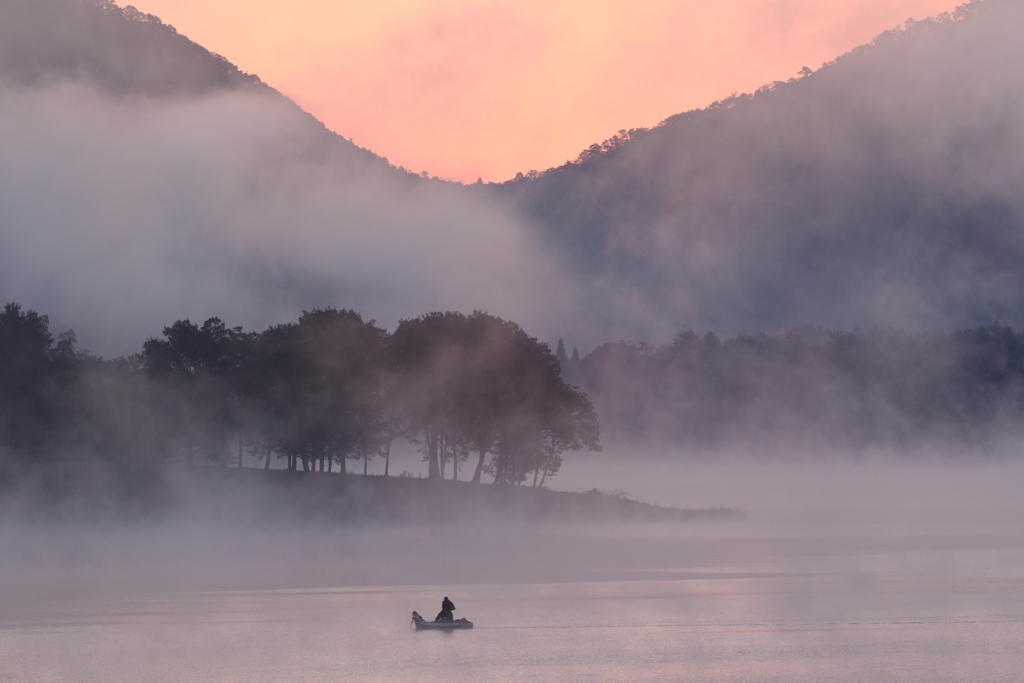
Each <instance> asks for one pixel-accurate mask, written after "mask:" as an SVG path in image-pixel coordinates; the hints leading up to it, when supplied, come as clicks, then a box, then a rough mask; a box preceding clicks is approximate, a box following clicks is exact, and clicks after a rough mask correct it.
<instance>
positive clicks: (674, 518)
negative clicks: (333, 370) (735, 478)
mask: <svg viewBox="0 0 1024 683" xmlns="http://www.w3.org/2000/svg"><path fill="white" fill-rule="evenodd" d="M4 484H5V485H4V486H3V487H2V488H0V510H3V511H4V512H5V513H6V514H5V516H7V517H9V518H11V517H13V518H23V519H28V520H39V521H52V522H69V521H79V522H89V521H107V520H110V519H118V520H120V521H123V522H131V521H145V520H155V519H163V518H178V517H182V516H184V517H190V518H199V519H203V520H206V521H209V522H218V523H220V522H228V523H230V522H245V523H255V524H259V523H267V524H275V525H276V524H279V523H286V522H294V523H310V522H323V523H334V522H339V523H343V524H362V523H380V524H387V525H418V524H456V523H460V522H467V521H469V522H477V523H480V522H483V523H500V522H536V521H541V520H543V521H545V522H564V523H597V524H604V523H607V524H617V523H659V522H726V521H738V520H742V519H745V518H746V514H745V513H744V512H742V511H738V510H734V509H731V508H728V507H711V508H700V509H684V508H680V507H674V506H672V507H669V506H662V505H654V504H650V503H646V502H643V501H640V500H634V499H631V498H629V497H628V496H627V495H626V494H625V493H622V492H614V491H613V492H605V491H600V490H598V489H597V488H594V489H591V490H589V491H586V492H581V493H580V492H572V491H556V490H551V489H547V488H535V487H526V486H495V485H482V484H474V483H472V482H468V481H452V480H446V479H445V480H437V479H429V478H420V477H410V476H398V477H393V476H392V477H388V476H382V475H372V474H371V475H362V474H354V473H348V474H337V473H322V472H303V471H293V470H283V469H274V470H263V469H256V468H222V467H199V468H195V469H187V468H183V467H182V468H168V469H166V470H164V471H158V470H148V469H138V470H125V469H119V470H113V469H111V468H106V467H102V466H84V467H83V466H78V467H64V468H61V469H60V470H58V471H51V472H43V471H39V472H36V473H34V474H33V475H29V476H24V475H23V476H20V477H19V478H17V479H14V478H9V479H8V480H7V481H6V482H4Z"/></svg>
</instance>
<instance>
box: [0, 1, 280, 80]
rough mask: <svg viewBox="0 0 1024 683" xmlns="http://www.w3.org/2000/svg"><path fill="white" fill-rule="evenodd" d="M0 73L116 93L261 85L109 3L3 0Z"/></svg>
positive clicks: (152, 21)
mask: <svg viewBox="0 0 1024 683" xmlns="http://www.w3.org/2000/svg"><path fill="white" fill-rule="evenodd" d="M0 17H3V21H2V22H0V74H2V75H3V77H4V79H5V80H9V81H15V82H18V83H22V84H26V85H38V84H42V83H47V82H53V81H55V80H58V79H62V78H63V79H68V78H74V79H85V80H88V81H90V82H92V83H94V84H96V85H99V86H101V87H103V88H106V89H107V90H109V91H111V92H114V93H132V94H148V95H183V94H202V93H206V92H209V91H211V90H216V89H220V88H238V87H253V86H257V85H259V83H260V81H259V79H258V78H256V77H255V76H250V75H248V74H245V73H243V72H242V71H241V70H239V69H238V67H236V66H234V65H233V64H231V63H230V62H228V61H227V60H225V59H224V58H222V57H220V56H218V55H215V54H212V53H211V52H209V51H208V50H206V49H205V48H203V47H201V46H199V45H197V44H196V43H194V42H192V41H191V40H189V39H188V38H186V37H185V36H183V35H180V34H179V33H178V32H177V31H176V30H175V29H174V28H173V27H171V26H167V25H165V24H163V23H161V22H160V20H159V19H158V18H156V17H154V16H152V15H147V14H143V13H141V12H139V11H138V10H136V9H135V8H134V7H130V6H129V7H127V8H124V9H122V8H120V7H117V6H116V5H115V4H114V3H112V2H110V1H109V0H0Z"/></svg>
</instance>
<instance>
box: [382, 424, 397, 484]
mask: <svg viewBox="0 0 1024 683" xmlns="http://www.w3.org/2000/svg"><path fill="white" fill-rule="evenodd" d="M394 438H395V411H394V409H393V408H392V410H391V413H390V415H389V417H388V438H387V441H385V442H384V476H385V477H386V476H388V469H389V468H390V465H391V441H392V440H393V439H394Z"/></svg>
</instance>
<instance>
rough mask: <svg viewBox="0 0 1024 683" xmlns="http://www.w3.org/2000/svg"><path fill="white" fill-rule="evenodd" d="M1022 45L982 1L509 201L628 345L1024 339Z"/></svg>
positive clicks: (1003, 6)
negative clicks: (879, 335) (676, 331)
mask: <svg viewBox="0 0 1024 683" xmlns="http://www.w3.org/2000/svg"><path fill="white" fill-rule="evenodd" d="M1021 35H1024V3H1020V2H1017V1H1015V0H973V1H972V2H969V3H967V4H965V5H963V6H961V7H960V8H959V9H958V10H957V11H956V12H955V13H953V14H948V15H942V16H940V17H938V18H936V19H933V20H927V21H921V22H917V23H908V24H907V25H906V26H904V27H902V28H900V29H898V30H894V31H889V32H887V33H884V34H882V35H880V36H879V37H878V38H877V39H876V40H875V41H873V43H872V44H870V45H865V46H863V47H859V48H857V49H855V50H853V51H852V52H850V53H849V54H846V55H843V56H841V57H839V58H838V59H836V60H835V61H834V62H831V63H829V64H826V65H824V66H823V67H822V68H820V69H817V70H812V69H809V68H805V69H804V70H803V71H802V72H801V73H800V74H793V78H790V79H788V80H785V81H779V82H776V83H771V84H768V85H766V86H764V87H763V88H761V89H760V90H758V91H757V92H756V93H753V94H746V95H736V96H733V97H730V98H727V99H725V100H723V101H721V102H716V103H714V104H712V105H711V106H709V107H707V108H705V109H702V110H697V111H691V112H687V113H684V114H679V115H676V116H672V117H669V118H668V119H667V120H665V121H664V122H663V123H662V124H660V125H659V126H657V127H655V128H653V129H650V130H642V129H634V130H629V131H625V130H624V131H622V132H621V133H620V134H619V135H617V136H615V137H613V138H612V139H610V140H608V141H606V142H605V143H603V144H601V145H594V146H593V147H591V149H589V150H586V151H584V152H583V153H582V154H581V155H580V157H579V159H577V160H576V161H575V162H572V163H567V164H565V165H564V166H561V167H558V168H553V169H550V170H548V171H545V172H543V173H536V172H533V173H530V174H527V175H525V176H522V177H518V178H516V179H515V180H513V181H510V182H508V183H506V184H505V185H503V186H501V187H498V188H492V190H495V191H496V192H497V193H498V194H500V195H502V196H505V197H507V198H509V199H511V200H512V201H514V202H515V203H516V204H517V206H518V207H519V208H520V210H521V211H522V213H523V215H524V216H527V217H528V219H529V220H530V221H532V222H535V223H536V225H537V226H538V230H539V232H540V234H542V235H543V236H544V238H545V239H546V240H547V242H548V244H549V246H550V248H551V249H552V250H554V251H555V252H556V253H558V254H560V256H561V258H562V263H563V266H564V267H565V268H566V269H568V270H571V271H572V272H573V273H575V274H576V275H578V276H579V277H581V278H583V279H584V280H586V281H587V282H589V283H590V287H591V290H590V295H589V298H588V299H587V309H586V314H587V315H590V316H593V317H594V318H598V319H602V320H603V321H605V323H606V329H608V330H610V331H611V336H612V337H613V338H616V337H622V338H634V339H637V338H639V339H644V338H647V339H649V338H651V337H652V336H655V335H657V336H661V338H663V339H667V338H668V336H670V335H671V333H672V330H671V329H666V326H667V325H669V324H672V325H673V327H676V328H678V326H679V325H680V324H685V325H689V326H691V327H694V328H701V329H709V328H710V329H715V330H718V331H719V332H731V333H736V332H756V331H759V330H761V329H769V330H775V331H781V330H783V329H785V328H786V327H789V326H791V325H795V324H803V323H808V322H811V323H821V324H826V325H839V326H843V327H849V326H852V325H853V324H855V323H860V324H864V325H869V326H870V325H872V324H881V325H884V326H895V327H901V328H907V327H920V328H930V329H941V328H948V327H950V326H961V325H972V324H988V323H990V322H992V321H993V320H995V319H1000V320H1003V321H1005V322H1009V323H1012V324H1020V323H1022V322H1024V195H1022V193H1021V192H1020V188H1021V187H1022V186H1024V162H1022V160H1024V89H1022V88H1021V87H1020V84H1021V82H1022V79H1024V42H1022V41H1021V40H1020V36H1021ZM624 123H625V122H624ZM638 329H646V330H647V331H646V332H641V333H638V334H637V333H633V332H631V330H638Z"/></svg>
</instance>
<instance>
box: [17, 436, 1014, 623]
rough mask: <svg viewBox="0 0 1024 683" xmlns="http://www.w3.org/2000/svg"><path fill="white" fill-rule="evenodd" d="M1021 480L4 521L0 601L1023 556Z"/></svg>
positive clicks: (613, 487)
mask: <svg viewBox="0 0 1024 683" xmlns="http://www.w3.org/2000/svg"><path fill="white" fill-rule="evenodd" d="M408 460H409V463H410V466H411V465H412V464H413V458H412V457H409V458H408ZM401 462H402V460H401V459H398V463H401ZM393 465H394V463H393ZM398 469H399V471H400V468H398ZM1022 480H1024V464H1022V463H1021V462H1019V461H1014V460H998V459H991V460H984V461H976V462H970V463H964V462H955V461H939V462H935V461H930V462H928V461H920V460H908V459H898V458H896V459H893V458H882V457H881V456H879V457H874V458H872V457H865V458H862V459H856V460H855V459H835V460H830V461H828V462H821V461H818V462H815V461H812V460H811V459H809V458H796V459H791V460H782V461H780V460H761V461H755V460H752V459H749V458H744V457H739V456H736V457H730V458H726V459H719V460H706V461H700V460H697V461H689V462H679V461H678V460H672V459H669V458H668V457H666V456H664V455H663V457H661V458H657V457H655V458H646V459H643V460H640V459H636V458H629V457H626V456H625V455H624V454H623V453H622V452H605V453H601V454H587V455H585V456H577V457H575V458H572V459H567V462H566V465H565V466H564V470H563V473H562V474H561V475H560V476H559V478H558V479H557V480H556V483H555V484H554V486H555V488H558V489H564V490H577V491H583V490H589V489H591V488H598V489H601V490H603V491H606V492H615V493H624V494H627V495H629V496H630V497H634V498H639V499H641V500H645V501H647V502H651V503H656V504H663V505H672V506H679V507H684V508H701V507H704V508H707V507H716V506H726V507H731V508H734V509H739V510H742V511H744V512H746V513H747V515H748V516H747V519H746V520H744V521H736V522H717V523H710V522H705V523H699V522H694V523H683V524H680V523H666V524H646V525H638V524H637V525H630V524H622V525H593V526H587V525H567V524H562V523H554V522H551V523H518V524H517V523H497V522H493V518H487V517H485V516H483V515H481V514H480V511H474V510H465V513H464V514H463V515H462V519H463V520H464V521H463V522H462V523H459V524H456V525H378V524H374V525H357V524H351V523H340V522H339V523H331V524H328V523H325V522H315V523H313V522H310V523H303V522H300V521H296V520H295V519H294V517H290V516H286V515H285V514H284V513H282V515H281V518H280V519H279V520H273V518H272V520H271V521H269V522H268V521H266V520H262V519H261V520H255V519H254V520H252V521H245V520H244V519H243V520H240V519H238V518H237V517H235V518H233V519H230V520H224V519H216V518H214V515H213V514H211V513H210V512H209V510H210V508H208V507H206V506H202V505H196V506H195V507H187V508H185V509H178V510H176V511H175V512H174V513H172V514H169V515H167V516H164V517H161V518H160V519H150V520H148V521H140V522H135V523H95V522H72V521H67V520H65V521H63V522H53V521H38V520H37V521H24V520H22V521H13V520H10V519H8V520H7V521H5V522H4V523H3V524H2V525H0V577H2V581H0V600H2V602H3V604H5V605H7V606H10V605H12V604H15V603H17V604H21V605H22V606H27V605H28V603H33V602H35V601H39V600H45V599H48V598H57V599H64V598H73V597H77V596H82V595H93V594H101V593H104V594H106V593H114V594H117V593H132V594H134V593H140V592H162V591H182V590H186V591H196V590H241V589H246V590H251V589H281V588H311V587H343V586H375V585H378V586H380V585H412V584H446V583H447V584H479V583H509V582H515V583H537V582H540V583H545V582H562V581H579V580H595V579H600V578H603V577H613V576H614V577H620V578H621V577H624V576H631V577H635V576H641V575H646V574H648V573H652V572H653V573H658V574H662V573H668V574H669V575H672V574H674V573H678V572H687V571H693V570H695V569H697V568H700V569H701V570H702V571H703V570H709V571H716V570H721V569H723V568H724V567H726V566H729V567H731V568H733V569H735V568H736V567H738V566H740V567H742V566H743V565H744V564H745V563H746V562H748V561H753V562H754V563H755V564H760V562H761V561H762V560H763V558H761V559H758V560H751V559H750V555H749V553H751V552H753V549H755V548H756V549H758V550H757V552H762V551H764V550H765V549H766V548H769V547H773V544H782V546H780V547H786V548H790V547H792V546H791V545H789V544H790V543H791V542H793V540H794V539H800V540H801V542H802V543H806V544H807V546H806V547H807V549H808V552H810V554H811V556H812V557H813V556H814V555H815V553H817V552H818V551H821V552H823V553H825V554H826V555H828V556H829V557H828V560H827V563H826V564H827V566H828V567H830V568H831V569H834V570H840V569H843V568H844V567H843V562H844V559H843V558H844V557H847V556H846V554H845V553H844V548H849V549H850V550H851V551H853V550H856V549H863V548H865V547H868V546H871V547H876V546H877V548H878V550H879V552H885V553H895V554H897V555H901V554H903V555H905V554H908V553H909V554H913V553H915V552H917V551H918V550H920V549H921V548H922V547H930V546H931V545H936V544H937V546H938V547H947V546H956V547H961V546H963V547H969V546H972V545H976V544H981V545H986V544H992V543H995V544H996V545H1000V544H1004V543H1008V544H1009V545H1010V546H1013V547H1020V545H1021V541H1022V539H1024V535H1022V534H1024V514H1022V513H1024V497H1022V496H1021V495H1020V482H1021V481H1022ZM219 502H220V505H221V509H225V508H227V509H230V508H231V507H232V506H231V503H230V502H227V503H225V501H219ZM245 504H246V505H249V506H252V507H256V506H258V505H259V503H254V502H253V501H245ZM239 505H240V506H241V501H240V502H239ZM486 519H491V521H482V520H486ZM766 544H767V545H766ZM965 544H966V545H965ZM815 548H816V549H817V550H814V549H815ZM825 549H827V552H826V551H825ZM756 554H757V553H755V555H756ZM819 559H821V558H819ZM812 564H813V562H812ZM823 566H824V565H823ZM751 568H752V567H747V569H751ZM845 568H846V569H853V568H855V567H853V566H851V567H845Z"/></svg>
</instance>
